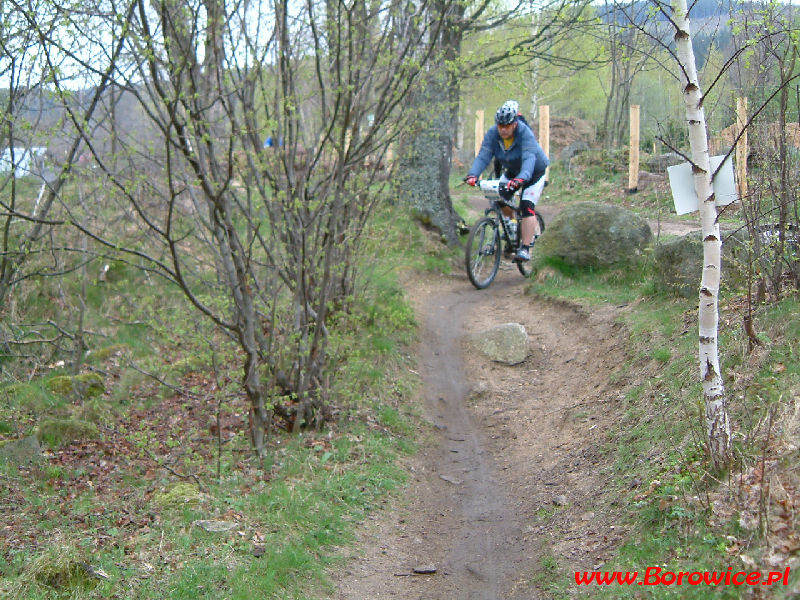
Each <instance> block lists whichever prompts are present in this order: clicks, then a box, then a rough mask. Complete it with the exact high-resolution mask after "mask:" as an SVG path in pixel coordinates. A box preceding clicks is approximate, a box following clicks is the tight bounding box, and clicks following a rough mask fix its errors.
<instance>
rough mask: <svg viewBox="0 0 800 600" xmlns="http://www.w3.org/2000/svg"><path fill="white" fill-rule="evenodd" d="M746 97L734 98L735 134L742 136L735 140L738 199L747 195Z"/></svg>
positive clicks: (741, 199) (742, 198)
mask: <svg viewBox="0 0 800 600" xmlns="http://www.w3.org/2000/svg"><path fill="white" fill-rule="evenodd" d="M746 125H747V98H737V99H736V135H737V136H738V135H739V134H740V133H741V134H742V136H741V137H740V138H739V141H738V142H736V187H737V188H738V190H739V200H740V201H743V200H744V198H745V196H747V150H748V148H747V130H746V129H745V126H746Z"/></svg>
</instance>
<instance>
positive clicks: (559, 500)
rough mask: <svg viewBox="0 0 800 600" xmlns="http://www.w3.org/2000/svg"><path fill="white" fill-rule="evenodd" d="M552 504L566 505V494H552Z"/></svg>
mask: <svg viewBox="0 0 800 600" xmlns="http://www.w3.org/2000/svg"><path fill="white" fill-rule="evenodd" d="M553 504H555V505H556V506H566V505H567V504H569V502H568V500H567V497H566V496H553Z"/></svg>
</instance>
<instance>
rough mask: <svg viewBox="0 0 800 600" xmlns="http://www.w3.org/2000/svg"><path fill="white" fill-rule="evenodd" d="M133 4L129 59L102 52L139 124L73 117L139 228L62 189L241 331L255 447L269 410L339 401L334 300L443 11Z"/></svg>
mask: <svg viewBox="0 0 800 600" xmlns="http://www.w3.org/2000/svg"><path fill="white" fill-rule="evenodd" d="M132 7H133V9H134V12H133V13H132V14H131V19H129V27H130V30H129V34H127V35H126V36H125V44H126V46H125V49H126V57H128V58H127V60H125V61H120V62H119V63H118V64H113V63H111V64H109V66H110V68H112V69H113V84H114V86H115V88H116V89H115V93H114V100H113V101H114V102H117V101H122V100H124V101H125V103H126V105H130V100H131V99H133V100H135V105H136V108H135V113H136V117H137V119H139V121H138V122H137V127H136V128H135V129H132V130H130V131H119V130H115V131H114V132H113V135H112V132H107V133H105V134H102V135H101V134H100V133H98V132H93V131H91V130H90V128H89V126H88V125H87V124H86V122H85V119H83V118H82V115H80V114H79V113H78V112H77V111H75V110H69V111H68V114H69V118H70V120H71V121H72V123H73V125H74V126H75V127H77V128H79V130H80V131H81V132H82V135H83V140H82V141H83V143H84V144H85V145H86V146H87V147H88V148H89V149H90V151H91V152H92V154H93V156H94V158H95V160H96V163H97V165H98V167H99V168H98V172H99V173H102V176H103V181H102V182H101V187H102V189H103V190H105V198H104V200H103V206H104V207H106V210H109V211H116V212H117V213H118V214H121V215H125V217H126V218H127V219H128V220H130V221H131V222H133V223H134V224H135V227H130V226H128V227H126V228H123V229H122V230H111V229H108V228H105V227H104V225H103V224H102V223H98V222H97V220H96V219H94V218H93V216H92V215H90V214H88V213H87V211H85V210H84V209H83V208H82V207H81V206H80V205H76V204H75V203H72V202H70V201H68V200H67V199H63V200H64V201H63V203H62V210H64V211H65V212H66V214H67V215H68V218H69V221H70V222H71V223H72V224H74V226H75V227H77V228H78V229H79V230H80V231H81V232H83V233H84V234H86V235H88V236H90V238H91V239H92V240H93V241H94V242H95V243H97V244H101V245H102V246H105V247H106V248H108V249H109V251H112V250H113V251H116V252H123V253H126V254H128V255H129V256H131V257H135V258H136V259H137V260H138V261H143V262H144V263H146V264H148V265H149V267H148V268H149V269H150V270H151V271H153V272H155V273H158V274H159V275H161V276H163V277H164V278H166V279H167V280H169V281H170V282H172V283H174V284H175V285H176V286H178V288H179V289H180V290H181V291H182V292H183V294H184V295H185V297H186V298H187V299H188V301H189V302H190V303H191V305H192V306H193V307H194V308H195V309H196V310H197V311H198V314H201V315H204V316H205V317H206V318H208V319H210V320H211V321H212V322H213V323H215V324H216V325H217V326H218V327H219V329H220V330H221V331H223V332H224V333H225V334H226V335H227V336H228V337H229V338H230V339H231V340H232V341H234V342H235V343H236V344H237V345H238V347H239V349H240V351H241V352H240V355H241V357H242V363H241V370H242V373H243V375H242V388H243V390H244V393H245V394H246V395H247V397H248V399H249V402H250V407H251V426H252V427H251V429H252V439H253V443H254V447H255V449H256V450H257V451H258V452H262V451H263V449H264V434H265V432H266V431H268V429H269V427H270V424H271V423H272V421H273V418H274V416H276V415H277V416H280V417H282V418H283V419H284V420H285V421H286V422H287V423H288V424H289V426H290V427H292V428H293V429H295V430H296V429H298V428H300V427H301V426H306V425H310V424H316V425H320V424H321V423H322V422H324V420H325V419H326V418H327V416H328V411H327V409H328V407H329V393H330V380H331V376H332V374H333V372H334V365H333V363H332V360H334V359H335V358H336V357H335V356H331V355H330V351H331V346H330V331H329V328H330V315H331V314H335V313H337V312H341V311H346V310H348V309H349V307H350V304H351V302H352V297H353V295H354V293H355V291H356V286H357V285H358V273H359V270H358V262H359V252H360V249H361V246H362V242H363V234H364V231H365V228H366V226H367V224H368V222H369V218H370V216H371V214H372V211H373V208H374V206H375V204H376V203H377V202H378V201H380V200H381V199H382V196H381V190H382V187H381V186H383V185H384V184H383V183H382V181H383V180H385V172H386V167H385V164H384V161H383V157H384V155H385V152H386V149H387V146H388V143H389V142H390V141H391V139H392V137H391V136H392V132H397V131H401V130H403V129H404V124H405V123H406V122H407V121H408V120H409V119H410V118H411V116H412V113H411V112H410V111H409V107H408V103H407V98H408V97H409V95H410V94H411V93H412V91H413V90H415V89H416V87H417V86H419V85H420V84H421V83H422V80H423V78H424V77H426V76H427V74H426V73H427V65H428V63H429V62H430V60H431V59H432V58H433V57H434V56H435V52H436V44H435V40H436V39H438V36H439V35H440V29H441V26H442V25H441V21H438V22H437V21H435V20H430V19H422V16H423V15H425V14H427V13H428V12H429V5H428V3H426V2H422V3H420V4H419V5H418V6H417V7H416V8H415V10H414V11H412V12H411V13H409V12H408V8H409V6H408V5H407V4H406V3H403V2H399V1H396V0H390V1H387V2H378V3H371V4H365V3H352V5H347V4H344V3H335V2H316V1H313V0H310V1H309V2H306V3H301V4H298V3H293V2H289V1H288V0H274V1H272V2H269V1H256V2H248V3H234V2H227V1H226V0H203V1H201V2H198V3H189V2H185V1H184V0H165V1H163V2H158V3H153V4H150V3H148V2H147V1H146V0H134V2H133V4H132ZM108 18H111V19H113V16H109V17H108ZM420 23H421V25H420ZM412 24H413V25H414V26H413V27H412V26H411V25H412ZM120 39H122V38H120ZM75 58H76V59H77V58H79V57H77V56H76V57H75ZM59 83H60V82H59V81H58V80H56V88H57V89H58V91H59V92H60V94H61V95H62V96H63V97H65V98H66V97H67V96H68V95H69V90H68V89H67V87H66V86H64V85H59ZM104 123H106V125H105V126H107V125H108V124H113V123H114V120H110V119H109V120H106V121H104ZM266 138H270V140H271V142H272V145H271V146H269V147H266V144H265V139H266ZM107 139H112V140H113V141H114V143H113V144H112V147H114V148H115V149H118V150H119V152H118V154H115V153H114V152H107V151H106V150H107V147H106V146H107V145H105V143H104V141H103V140H107Z"/></svg>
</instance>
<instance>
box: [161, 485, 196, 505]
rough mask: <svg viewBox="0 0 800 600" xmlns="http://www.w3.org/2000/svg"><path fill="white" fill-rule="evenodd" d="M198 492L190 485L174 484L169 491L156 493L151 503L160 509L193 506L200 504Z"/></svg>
mask: <svg viewBox="0 0 800 600" xmlns="http://www.w3.org/2000/svg"><path fill="white" fill-rule="evenodd" d="M200 497H201V496H200V490H199V489H197V486H195V485H192V484H191V483H176V484H175V485H174V486H172V487H171V488H170V489H169V490H167V491H164V492H160V493H157V494H155V495H154V496H153V501H154V502H155V503H156V504H158V505H159V506H160V507H162V508H178V507H181V506H186V505H189V506H194V505H197V504H199V503H200Z"/></svg>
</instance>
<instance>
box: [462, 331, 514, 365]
mask: <svg viewBox="0 0 800 600" xmlns="http://www.w3.org/2000/svg"><path fill="white" fill-rule="evenodd" d="M466 342H467V344H468V345H469V346H472V347H473V348H475V349H476V350H478V351H479V352H481V353H482V354H484V355H485V356H487V357H488V358H490V359H491V360H494V361H496V362H501V363H505V364H507V365H516V364H519V363H521V362H522V361H524V360H525V359H526V358H527V357H528V333H527V332H526V331H525V327H523V326H522V325H520V324H519V323H505V324H503V325H499V326H497V327H493V328H491V329H488V330H486V331H481V332H478V333H473V334H471V335H468V336H467V338H466Z"/></svg>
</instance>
